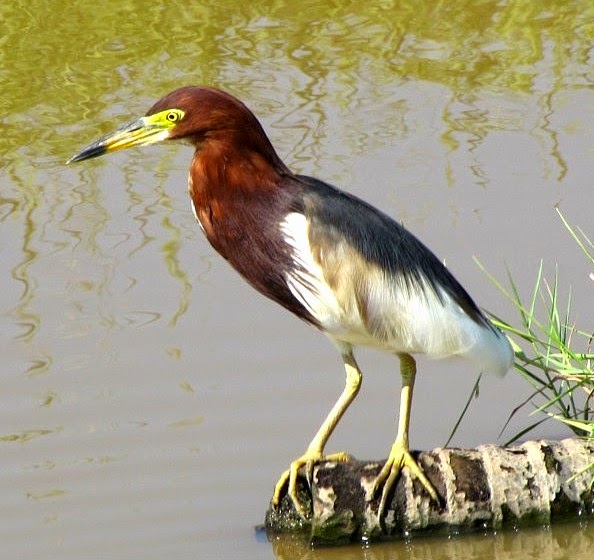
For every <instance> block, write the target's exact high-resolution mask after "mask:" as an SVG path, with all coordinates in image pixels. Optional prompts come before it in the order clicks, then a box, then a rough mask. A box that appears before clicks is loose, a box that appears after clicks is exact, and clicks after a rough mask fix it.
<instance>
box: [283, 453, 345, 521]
mask: <svg viewBox="0 0 594 560" xmlns="http://www.w3.org/2000/svg"><path fill="white" fill-rule="evenodd" d="M348 460H349V456H348V455H347V454H346V453H342V452H340V453H332V454H330V455H322V454H321V453H307V452H306V453H305V454H304V455H302V456H301V457H299V458H297V459H295V460H294V461H293V462H292V463H291V465H290V466H289V468H288V469H287V470H286V471H285V472H283V474H281V476H280V478H279V479H278V482H277V483H276V486H275V487H274V493H273V495H272V505H273V506H274V507H278V505H279V504H280V500H281V497H282V493H283V489H284V487H285V485H286V484H287V481H288V484H289V486H288V488H287V494H288V495H289V498H291V501H292V502H293V506H294V507H295V510H296V511H297V513H298V514H299V515H300V516H301V517H302V518H303V519H307V518H308V517H309V515H308V512H306V511H305V508H304V507H303V506H302V505H301V502H300V501H299V497H298V495H297V476H298V474H299V470H300V469H301V468H302V467H305V477H306V480H307V483H308V485H309V487H310V488H311V486H312V480H313V470H314V466H315V465H316V464H318V463H321V462H323V461H337V462H345V461H348Z"/></svg>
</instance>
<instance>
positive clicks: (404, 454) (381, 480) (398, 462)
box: [371, 440, 439, 519]
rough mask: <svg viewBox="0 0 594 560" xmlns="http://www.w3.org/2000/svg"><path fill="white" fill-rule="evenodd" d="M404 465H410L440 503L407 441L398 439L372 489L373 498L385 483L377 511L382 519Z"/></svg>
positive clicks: (410, 468) (414, 473) (411, 471)
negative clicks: (411, 452)
mask: <svg viewBox="0 0 594 560" xmlns="http://www.w3.org/2000/svg"><path fill="white" fill-rule="evenodd" d="M403 467H408V470H409V471H410V474H411V475H412V476H413V477H415V478H417V479H418V480H419V482H420V483H421V484H422V485H423V486H424V487H425V490H427V492H428V493H429V495H430V496H431V498H432V499H433V500H435V501H436V502H438V503H439V496H438V494H437V492H436V490H435V488H434V487H433V485H432V484H431V482H429V480H428V479H427V477H426V476H425V473H423V471H422V470H421V467H419V465H418V464H417V462H416V461H415V459H414V458H413V456H412V455H411V454H410V451H409V450H408V445H407V444H406V442H403V441H398V440H397V441H396V442H394V445H393V446H392V449H391V450H390V455H389V457H388V460H387V461H386V463H385V464H384V466H383V468H382V470H381V471H380V472H379V474H378V475H377V478H376V479H375V482H374V483H373V487H372V489H371V498H373V497H375V496H376V495H377V494H378V491H379V488H380V486H382V484H383V489H382V496H381V499H380V503H379V506H378V512H377V513H378V517H379V518H380V519H381V518H382V517H383V515H384V511H385V509H386V505H387V503H388V497H389V495H390V492H391V490H392V488H393V487H394V484H395V482H396V480H397V479H398V475H399V474H400V472H401V471H402V469H403Z"/></svg>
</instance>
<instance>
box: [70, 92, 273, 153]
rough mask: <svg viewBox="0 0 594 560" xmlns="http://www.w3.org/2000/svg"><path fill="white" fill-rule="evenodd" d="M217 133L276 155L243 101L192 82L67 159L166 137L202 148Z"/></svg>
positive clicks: (222, 136)
mask: <svg viewBox="0 0 594 560" xmlns="http://www.w3.org/2000/svg"><path fill="white" fill-rule="evenodd" d="M216 137H218V138H220V139H224V140H225V141H227V142H231V141H237V142H238V143H239V144H242V145H243V146H246V147H249V146H253V148H254V149H256V150H257V151H262V152H270V154H271V157H273V158H275V159H276V154H274V150H273V148H272V145H271V144H270V142H269V140H268V138H267V137H266V134H265V133H264V131H263V129H262V127H261V126H260V123H259V122H258V120H257V119H256V117H255V116H254V115H253V113H252V112H251V111H250V110H249V109H248V108H247V107H246V106H245V105H244V104H243V103H242V102H241V101H239V100H238V99H236V98H235V97H233V96H232V95H229V94H228V93H225V92H223V91H220V90H217V89H214V88H208V87H197V86H188V87H183V88H180V89H177V90H175V91H173V92H171V93H169V94H168V95H166V96H165V97H163V98H162V99H160V100H159V101H157V103H155V104H154V105H153V106H152V107H151V108H150V109H149V110H148V112H147V113H146V115H145V116H144V117H140V118H139V119H137V120H135V121H133V122H131V123H128V124H126V125H124V126H122V127H120V128H119V129H118V130H116V131H115V132H113V133H111V134H108V135H106V136H103V137H102V138H100V139H99V140H97V141H95V142H93V143H92V144H90V145H89V146H87V147H86V148H84V149H83V150H82V151H80V152H79V153H78V154H76V155H75V156H73V157H71V158H70V159H69V160H68V161H67V163H73V162H76V161H82V160H85V159H91V158H95V157H99V156H102V155H103V154H107V153H110V152H115V151H118V150H123V149H125V148H131V147H134V146H146V145H148V144H155V143H157V142H162V141H163V140H186V141H188V142H190V143H191V144H193V145H194V146H196V147H197V148H199V147H200V146H201V144H202V143H203V142H204V141H205V140H206V139H208V138H216Z"/></svg>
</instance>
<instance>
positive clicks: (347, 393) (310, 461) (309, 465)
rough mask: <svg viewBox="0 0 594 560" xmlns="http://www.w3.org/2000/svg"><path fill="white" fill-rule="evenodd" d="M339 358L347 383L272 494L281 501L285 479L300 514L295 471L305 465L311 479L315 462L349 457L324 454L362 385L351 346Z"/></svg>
mask: <svg viewBox="0 0 594 560" xmlns="http://www.w3.org/2000/svg"><path fill="white" fill-rule="evenodd" d="M342 359H343V362H344V367H345V370H346V384H345V387H344V390H343V391H342V394H341V395H340V397H339V398H338V400H337V401H336V404H335V405H334V406H333V407H332V410H331V411H330V413H329V414H328V416H327V417H326V420H324V422H323V423H322V425H321V426H320V429H319V430H318V431H317V433H316V435H315V437H314V438H313V439H312V440H311V443H310V444H309V445H308V447H307V449H306V450H305V453H304V454H303V455H301V457H299V458H297V459H295V460H294V461H293V462H292V463H291V465H290V467H289V468H288V469H287V470H286V471H285V472H284V473H283V474H282V475H281V477H280V479H279V481H278V482H277V483H276V486H275V488H274V494H273V496H272V503H273V505H275V506H277V505H278V504H279V502H280V499H281V495H282V491H283V488H284V486H285V484H286V483H287V480H288V481H289V487H288V490H287V493H288V495H289V496H290V498H291V500H292V501H293V504H294V505H295V509H296V510H297V512H298V513H299V515H301V516H302V517H303V518H305V517H306V516H307V515H306V512H305V510H304V509H303V506H302V505H301V504H300V503H299V499H298V497H297V473H298V472H299V469H300V468H301V467H303V466H305V468H306V475H307V479H308V480H311V475H312V472H313V467H314V465H315V464H316V463H319V462H320V461H348V458H349V457H348V455H347V454H346V453H332V454H331V455H324V447H325V445H326V442H327V441H328V438H329V437H330V435H331V434H332V432H333V431H334V428H336V425H337V424H338V422H339V420H340V419H341V418H342V415H343V414H344V413H345V411H346V409H347V408H348V407H349V405H350V404H351V403H352V402H353V399H354V398H355V397H356V396H357V393H358V392H359V388H360V387H361V377H362V376H361V371H360V370H359V366H358V365H357V362H356V361H355V358H354V356H353V352H352V348H350V347H346V348H345V349H344V350H343V354H342Z"/></svg>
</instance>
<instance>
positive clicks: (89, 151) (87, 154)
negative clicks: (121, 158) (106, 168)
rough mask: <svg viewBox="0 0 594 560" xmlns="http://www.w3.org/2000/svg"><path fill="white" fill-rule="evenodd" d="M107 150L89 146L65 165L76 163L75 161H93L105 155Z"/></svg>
mask: <svg viewBox="0 0 594 560" xmlns="http://www.w3.org/2000/svg"><path fill="white" fill-rule="evenodd" d="M106 152H107V150H106V149H105V147H104V146H96V145H91V146H89V147H88V148H85V149H84V150H83V151H82V152H79V153H78V154H76V155H74V156H72V157H71V158H70V159H69V160H67V161H66V165H70V164H71V163H76V162H77V161H83V160H85V159H93V158H96V157H99V156H102V155H103V154H105V153H106Z"/></svg>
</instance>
